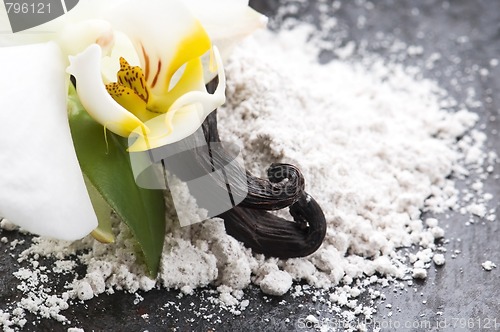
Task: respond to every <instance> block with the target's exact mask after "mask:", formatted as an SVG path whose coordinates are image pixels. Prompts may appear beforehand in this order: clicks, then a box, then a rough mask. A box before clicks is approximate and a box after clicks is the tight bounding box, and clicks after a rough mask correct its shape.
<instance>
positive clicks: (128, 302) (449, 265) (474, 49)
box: [0, 0, 500, 331]
mask: <svg viewBox="0 0 500 332" xmlns="http://www.w3.org/2000/svg"><path fill="white" fill-rule="evenodd" d="M340 2H341V3H342V5H341V6H340V9H338V10H337V11H335V17H336V18H337V19H338V25H337V27H336V28H334V30H333V31H332V35H333V34H335V38H336V40H337V41H338V42H339V43H340V45H339V46H342V44H345V43H347V42H348V41H350V40H354V41H356V42H359V41H362V40H363V41H365V42H366V45H367V49H368V50H370V51H371V52H374V53H378V54H380V55H382V56H387V57H390V56H392V55H390V54H389V52H388V50H387V49H386V48H385V46H384V44H383V43H381V42H380V40H378V39H377V38H376V35H377V33H379V32H383V33H384V34H385V35H386V36H387V38H394V39H399V40H401V41H404V42H406V43H407V44H409V45H421V46H423V54H421V56H419V57H410V58H407V59H406V60H405V64H407V65H417V66H422V61H423V60H422V59H426V58H428V57H429V56H430V55H431V54H433V53H435V52H439V53H440V54H441V56H442V58H441V60H440V61H439V62H438V63H437V64H436V66H435V67H434V68H433V69H425V68H423V67H422V70H423V72H424V75H425V76H426V77H429V78H432V79H435V80H437V81H438V82H439V83H440V85H441V86H442V87H443V88H445V89H446V90H447V91H448V92H449V93H450V94H451V95H452V96H453V97H455V98H456V99H457V100H458V101H459V102H464V101H465V98H466V96H465V94H464V93H463V91H464V90H465V89H466V88H467V87H473V88H474V89H475V90H476V92H477V96H478V98H479V99H480V100H481V101H483V105H482V106H481V107H478V108H475V109H472V110H473V111H474V112H477V113H478V114H479V115H480V117H481V120H480V125H484V126H485V129H484V131H485V132H486V134H487V135H488V140H487V143H486V145H487V148H488V149H490V150H492V151H495V152H496V153H497V154H499V155H500V143H499V137H498V135H497V132H496V130H500V122H499V121H500V120H499V119H498V118H499V114H498V113H499V111H498V110H499V107H500V94H499V93H498V92H499V91H500V89H499V88H500V79H499V78H498V77H499V74H500V66H498V67H495V68H490V66H489V62H490V59H492V58H499V59H500V2H498V1H494V0H482V1H479V0H478V1H470V0H453V1H449V2H446V1H437V0H436V1H432V0H422V1H411V0H380V1H373V4H374V6H373V8H370V9H367V6H366V2H365V1H348V0H343V1H340ZM297 3H298V4H299V6H298V8H299V11H298V13H297V14H296V15H297V16H298V17H300V18H301V19H303V20H306V21H309V22H315V15H316V13H317V10H316V8H317V7H316V6H317V1H301V2H299V1H297ZM326 3H328V5H329V6H330V7H332V6H331V1H326ZM251 4H252V6H254V7H255V8H257V9H259V10H260V11H262V12H264V13H265V14H267V15H269V16H270V17H273V16H275V15H276V13H277V9H278V7H279V1H271V0H268V1H266V0H255V1H251ZM332 13H333V12H332ZM360 16H364V18H365V19H366V23H365V25H364V26H363V27H362V28H359V27H358V26H357V24H356V22H357V20H358V18H359V17H360ZM282 19H283V18H282V17H280V18H278V20H277V23H276V24H277V25H279V22H280V21H281V20H282ZM339 36H342V37H341V38H340V39H339ZM462 36H467V37H468V39H467V40H465V39H463V38H462V39H461V37H462ZM332 57H334V54H333V53H332V52H330V51H325V52H323V53H322V54H321V57H320V58H321V61H328V60H329V59H332ZM454 59H460V62H458V61H454ZM474 65H478V66H479V67H488V68H489V70H490V74H489V75H488V76H484V77H483V76H481V75H475V76H474V75H465V73H467V72H468V71H469V70H470V69H471V68H472V67H473V66H474ZM450 73H452V74H450ZM460 73H462V74H460ZM450 75H451V76H456V77H458V78H459V84H458V88H457V85H453V84H452V83H451V80H450ZM470 77H472V79H465V78H470ZM492 116H495V117H492ZM499 174H500V167H498V166H497V167H495V170H494V172H493V173H492V174H491V176H490V177H489V178H488V179H487V180H486V182H485V188H484V189H485V192H489V193H491V194H493V196H494V198H493V200H492V202H493V205H494V207H495V208H497V206H498V203H497V201H498V198H499V197H500V183H499V180H498V179H495V175H499ZM461 185H464V184H463V183H462V184H461V183H460V182H459V184H458V186H459V187H460V186H461ZM440 219H441V220H440V225H441V226H443V227H444V228H445V230H446V239H448V240H449V243H448V244H447V245H446V248H447V249H448V252H447V253H446V258H447V260H446V264H445V266H443V267H441V268H437V269H436V268H434V267H431V268H430V270H429V276H428V278H427V279H426V280H425V281H416V282H415V283H414V285H413V286H412V287H405V288H404V289H403V290H400V289H396V290H394V287H389V288H385V289H384V293H385V294H386V296H387V299H386V300H385V301H384V302H377V304H376V305H377V306H378V309H379V310H378V312H377V314H376V315H375V320H377V321H378V322H385V323H383V324H382V325H381V326H382V327H383V328H382V330H383V331H429V330H433V331H495V330H497V331H500V268H497V269H493V270H492V271H490V272H486V271H484V270H483V269H482V267H481V263H482V262H484V261H486V260H491V261H493V262H496V263H497V264H499V263H500V226H499V225H500V220H497V221H494V222H482V221H481V220H479V219H478V220H477V222H476V223H475V224H474V225H471V226H466V224H465V223H466V221H468V219H469V217H468V216H463V215H460V214H458V213H457V214H453V213H451V214H450V217H449V218H448V219H446V220H443V219H442V218H440ZM1 235H2V236H7V237H8V238H9V239H11V240H12V239H14V238H19V237H21V238H22V236H20V235H18V234H17V233H9V232H6V231H2V233H1ZM414 249H417V248H413V249H412V248H410V249H408V250H410V251H411V250H414ZM455 250H458V251H459V253H458V251H457V253H458V254H456V258H451V255H452V254H453V252H454V251H455ZM499 265H500V264H499ZM0 266H2V268H1V270H0V290H1V292H0V309H1V308H2V304H1V303H6V302H8V301H9V300H12V299H14V298H15V297H16V295H15V293H16V292H15V291H13V290H12V289H11V287H10V286H9V285H13V284H16V280H15V279H14V277H13V276H12V272H13V271H15V270H16V269H17V268H18V267H17V266H16V262H15V260H14V259H13V258H12V257H10V256H8V255H2V256H0ZM210 292H211V291H210V290H202V291H197V292H196V293H195V294H194V295H192V296H184V297H182V298H179V297H178V292H177V291H166V290H153V291H150V292H148V293H144V294H143V293H141V294H140V295H141V296H142V297H144V300H143V301H142V302H140V303H139V304H137V305H134V300H135V298H136V297H135V295H133V294H125V293H120V292H117V293H116V294H114V295H112V296H105V295H100V296H99V297H98V298H94V299H92V300H90V301H87V302H85V303H83V304H74V305H72V306H71V307H70V308H69V309H68V310H66V311H65V312H64V314H65V315H66V316H67V317H68V318H69V319H70V320H71V321H72V323H71V324H70V325H64V326H63V325H62V324H60V323H57V322H54V321H52V320H41V321H38V319H36V318H35V320H36V321H37V324H36V326H32V324H31V322H30V323H28V324H27V325H26V328H25V329H24V330H26V331H49V330H54V331H59V330H61V331H65V330H66V329H67V328H68V327H80V328H84V329H85V331H91V330H95V331H119V330H125V329H126V330H128V331H144V330H148V331H170V330H178V331H191V330H195V331H210V330H217V331H292V330H298V331H302V330H307V329H304V328H302V329H301V327H302V326H301V325H300V324H299V321H300V319H304V318H305V317H306V316H307V315H309V314H311V313H312V314H314V315H315V316H316V317H317V318H318V319H320V320H322V319H325V318H329V319H331V321H332V322H334V321H335V320H336V319H338V317H336V316H335V314H333V313H330V312H329V311H328V309H327V307H326V306H324V305H323V304H321V303H319V302H315V301H313V298H312V296H310V295H307V296H304V297H299V298H296V299H294V298H292V297H291V296H290V295H285V296H284V297H283V298H274V297H267V296H264V295H263V294H262V293H261V292H260V290H259V289H258V288H255V287H252V288H250V289H248V290H246V294H247V297H250V298H252V300H251V301H250V304H249V307H248V308H247V309H246V310H245V311H243V313H242V314H241V315H239V316H234V315H233V314H231V313H229V312H227V311H225V310H222V309H220V308H219V307H218V306H211V305H210V304H209V303H208V301H207V300H206V298H207V297H209V296H211V294H210ZM169 301H171V302H174V303H176V305H175V306H169V307H168V308H165V307H164V304H165V303H167V302H169ZM282 301H284V302H282ZM365 301H368V300H365ZM388 303H389V304H391V305H392V307H391V308H390V309H389V308H386V305H387V304H388ZM200 308H203V309H201V311H203V313H204V314H203V315H204V316H205V315H210V314H213V316H212V317H213V319H206V318H203V317H200V316H199V315H197V314H196V312H200ZM389 312H392V315H391V316H390V317H389V316H388V314H389ZM143 314H148V315H149V318H148V319H147V320H145V319H144V318H143V317H141V315H143ZM28 318H29V319H34V318H33V317H28ZM495 320H496V321H495ZM427 322H430V325H427V324H428V323H427ZM495 323H496V326H495ZM332 326H333V325H332ZM405 326H406V327H409V328H408V329H406V328H404V327H405ZM372 327H373V326H368V328H369V329H368V330H369V331H371V330H372ZM495 328H496V329H495ZM341 330H342V329H339V331H341Z"/></svg>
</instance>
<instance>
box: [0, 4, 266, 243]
mask: <svg viewBox="0 0 500 332" xmlns="http://www.w3.org/2000/svg"><path fill="white" fill-rule="evenodd" d="M230 2H232V3H231V4H229V3H230ZM247 5H248V2H247V1H243V0H220V1H205V2H202V1H198V0H185V1H177V0H141V1H140V0H105V1H103V0H80V2H79V4H78V5H77V6H76V7H75V8H74V9H72V10H71V11H70V12H68V13H67V14H66V15H63V16H61V17H59V18H57V19H55V20H53V21H51V22H48V23H46V24H44V25H41V26H39V27H36V28H32V29H30V30H28V31H26V32H24V33H19V34H12V35H11V34H9V35H6V34H4V35H2V36H1V37H0V46H4V47H0V71H1V72H2V75H1V76H0V91H1V92H0V125H1V126H2V129H1V130H0V216H2V217H5V218H7V219H9V220H10V221H11V222H13V223H15V224H17V225H19V226H21V227H23V228H24V229H26V230H27V231H30V232H32V233H36V234H40V235H46V236H51V237H55V238H59V239H64V240H75V239H78V238H82V237H84V236H86V235H87V234H89V233H90V232H91V231H92V230H93V229H94V228H95V227H96V226H97V219H96V216H95V213H94V210H93V207H92V204H91V202H90V199H89V196H88V194H87V191H86V188H85V184H84V179H83V175H82V172H81V170H80V168H79V164H78V160H77V158H76V155H75V151H74V148H73V145H72V141H71V134H70V130H69V126H68V121H67V119H68V118H67V116H68V115H67V101H68V84H69V77H70V75H73V76H74V77H75V79H76V86H77V88H76V91H77V94H78V97H79V100H80V102H81V104H82V105H83V106H84V108H85V109H86V111H87V112H88V113H89V114H90V115H91V116H92V117H93V118H94V120H96V121H97V122H99V123H100V124H102V125H103V126H104V127H105V128H106V129H107V130H110V131H111V132H114V133H115V134H118V135H120V136H124V137H130V138H131V139H129V142H132V143H131V145H130V146H129V151H131V152H132V151H144V150H148V149H152V148H155V147H159V146H163V145H166V144H169V143H173V142H176V141H179V140H181V139H183V138H185V137H187V136H189V135H191V134H192V133H193V132H195V131H196V130H197V129H198V128H199V126H200V125H201V123H202V122H203V121H204V119H205V117H206V116H207V115H208V114H209V113H210V112H212V111H213V110H214V109H215V108H217V107H218V106H220V105H221V104H222V103H224V100H225V94H224V90H225V76H224V71H223V58H224V57H225V56H227V54H228V49H229V48H230V47H231V46H232V45H233V44H234V42H235V41H236V40H238V39H241V38H242V37H244V36H245V35H248V34H249V33H251V32H252V31H253V30H254V29H256V28H258V27H261V26H263V24H265V18H264V17H263V16H262V15H260V14H257V13H256V12H254V11H253V10H251V9H250V8H248V6H247ZM0 7H2V6H0ZM2 10H3V7H2ZM2 10H0V29H2V30H3V31H5V30H7V29H8V28H7V18H6V15H5V12H2ZM226 24H234V25H235V27H236V29H234V30H233V28H232V27H231V26H227V25H226ZM23 44H26V45H23ZM5 46H8V47H5ZM219 49H220V52H219ZM221 54H222V56H221ZM215 76H218V78H219V83H218V86H217V89H216V91H215V93H213V94H209V93H208V92H207V91H206V89H205V83H206V82H208V81H210V80H211V79H212V78H213V77H215Z"/></svg>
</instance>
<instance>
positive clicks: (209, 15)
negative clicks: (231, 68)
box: [183, 0, 267, 60]
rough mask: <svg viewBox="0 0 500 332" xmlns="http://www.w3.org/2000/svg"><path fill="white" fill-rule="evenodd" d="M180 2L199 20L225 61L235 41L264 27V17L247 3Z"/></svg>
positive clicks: (240, 0) (215, 0) (217, 0)
mask: <svg viewBox="0 0 500 332" xmlns="http://www.w3.org/2000/svg"><path fill="white" fill-rule="evenodd" d="M183 3H184V4H185V5H186V6H188V8H189V9H190V10H191V12H192V13H193V14H194V16H196V17H197V18H198V19H199V20H200V22H201V24H202V25H203V27H204V28H205V30H206V31H207V33H208V35H209V36H210V39H211V40H212V42H213V43H214V44H215V45H216V46H217V47H218V48H219V50H220V52H221V55H222V59H224V60H225V59H227V57H228V55H229V53H230V51H231V49H232V47H233V46H234V45H235V44H236V43H237V42H239V41H240V40H241V39H243V38H245V37H246V36H248V35H250V34H251V33H252V32H254V31H255V30H257V29H260V28H264V27H265V26H266V24H267V17H266V16H264V15H262V14H260V13H258V12H256V11H255V10H253V9H252V8H250V7H249V6H248V0H212V1H207V0H184V1H183Z"/></svg>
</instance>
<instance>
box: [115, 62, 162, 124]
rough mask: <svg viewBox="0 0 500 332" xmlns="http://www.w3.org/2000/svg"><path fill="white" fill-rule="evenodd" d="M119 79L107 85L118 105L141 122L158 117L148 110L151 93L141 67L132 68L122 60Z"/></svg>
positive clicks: (118, 74)
mask: <svg viewBox="0 0 500 332" xmlns="http://www.w3.org/2000/svg"><path fill="white" fill-rule="evenodd" d="M117 77H118V81H117V82H113V83H109V84H106V90H108V93H109V94H110V95H111V97H113V99H114V100H115V101H116V102H117V103H118V104H120V105H121V106H123V107H124V108H126V109H127V110H128V111H130V112H131V113H133V114H134V115H135V116H137V117H138V118H139V119H140V120H141V121H147V120H150V119H151V118H153V117H155V116H157V115H158V114H157V113H156V112H152V111H151V110H148V108H147V104H148V101H149V99H150V92H149V88H148V86H147V83H146V78H145V77H144V74H143V73H142V69H141V67H139V66H135V67H132V66H130V65H129V63H128V62H127V61H126V60H125V59H124V58H120V70H119V71H118V73H117ZM165 111H166V110H165ZM155 113H156V114H155Z"/></svg>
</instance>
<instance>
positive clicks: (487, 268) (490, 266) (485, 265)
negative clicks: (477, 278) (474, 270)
mask: <svg viewBox="0 0 500 332" xmlns="http://www.w3.org/2000/svg"><path fill="white" fill-rule="evenodd" d="M481 266H482V267H483V269H484V270H485V271H491V270H493V269H494V268H496V267H497V266H496V264H495V263H493V262H492V261H485V262H484V263H482V264H481Z"/></svg>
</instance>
